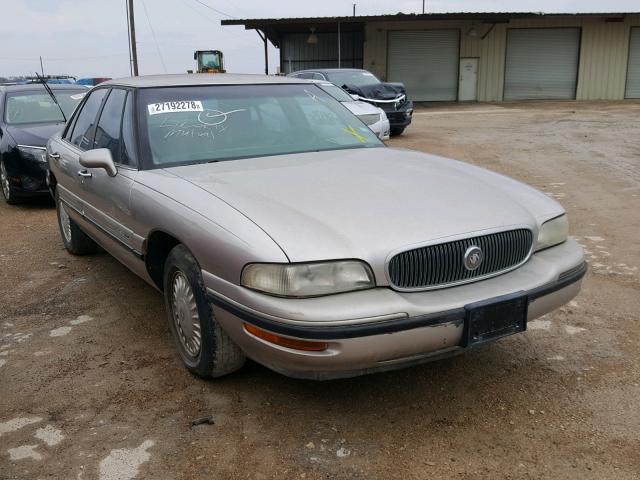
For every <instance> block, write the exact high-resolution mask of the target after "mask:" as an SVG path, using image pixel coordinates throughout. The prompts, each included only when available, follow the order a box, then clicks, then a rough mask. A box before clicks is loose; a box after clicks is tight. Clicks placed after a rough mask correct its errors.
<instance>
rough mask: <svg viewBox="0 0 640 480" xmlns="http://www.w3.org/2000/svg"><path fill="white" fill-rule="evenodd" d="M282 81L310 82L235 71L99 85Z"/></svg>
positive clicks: (179, 84)
mask: <svg viewBox="0 0 640 480" xmlns="http://www.w3.org/2000/svg"><path fill="white" fill-rule="evenodd" d="M282 83H292V84H294V83H310V82H309V81H308V80H304V79H300V78H291V77H284V76H280V75H253V74H236V73H233V74H232V73H186V74H174V75H144V76H140V77H128V78H116V79H114V80H108V81H106V82H103V83H101V84H100V85H99V86H100V87H102V86H110V85H120V86H127V87H133V88H147V87H182V86H184V87H187V86H197V85H261V84H264V85H266V84H282Z"/></svg>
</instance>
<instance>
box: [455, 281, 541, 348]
mask: <svg viewBox="0 0 640 480" xmlns="http://www.w3.org/2000/svg"><path fill="white" fill-rule="evenodd" d="M528 307H529V300H528V298H527V295H526V294H525V293H524V292H516V293H513V294H509V295H503V296H500V297H494V298H490V299H488V300H482V301H480V302H475V303H470V304H468V305H465V307H464V308H465V312H466V314H465V320H464V334H463V336H462V338H463V345H462V346H463V347H472V346H474V345H481V344H483V343H487V342H492V341H494V340H497V339H499V338H502V337H506V336H508V335H513V334H514V333H519V332H524V331H525V330H526V329H527V310H528Z"/></svg>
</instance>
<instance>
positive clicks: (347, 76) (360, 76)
mask: <svg viewBox="0 0 640 480" xmlns="http://www.w3.org/2000/svg"><path fill="white" fill-rule="evenodd" d="M327 80H329V81H330V82H331V83H334V84H336V85H338V86H339V87H343V86H345V85H347V86H349V85H352V86H354V87H365V86H367V85H377V84H378V83H380V80H378V78H377V77H376V76H375V75H374V74H373V73H371V72H367V71H366V70H344V71H340V72H331V73H330V74H329V75H328V78H327Z"/></svg>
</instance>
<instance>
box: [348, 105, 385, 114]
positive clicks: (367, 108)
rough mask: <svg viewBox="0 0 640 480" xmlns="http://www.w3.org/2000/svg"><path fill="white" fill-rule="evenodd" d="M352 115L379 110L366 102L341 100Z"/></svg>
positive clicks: (374, 112) (377, 112)
mask: <svg viewBox="0 0 640 480" xmlns="http://www.w3.org/2000/svg"><path fill="white" fill-rule="evenodd" d="M342 104H343V105H344V106H345V107H347V108H348V109H349V111H350V112H351V113H353V114H354V115H358V116H359V115H372V114H380V112H381V110H380V109H379V108H378V107H376V106H374V105H371V104H370V103H367V102H342Z"/></svg>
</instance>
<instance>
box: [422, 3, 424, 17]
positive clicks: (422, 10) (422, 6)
mask: <svg viewBox="0 0 640 480" xmlns="http://www.w3.org/2000/svg"><path fill="white" fill-rule="evenodd" d="M422 14H423V15H424V0H422Z"/></svg>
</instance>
